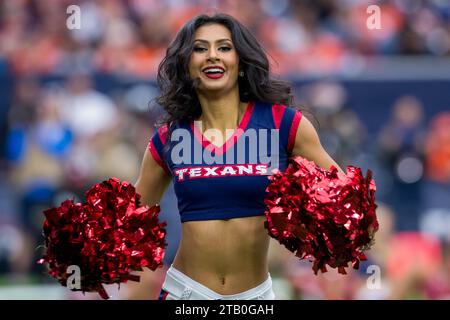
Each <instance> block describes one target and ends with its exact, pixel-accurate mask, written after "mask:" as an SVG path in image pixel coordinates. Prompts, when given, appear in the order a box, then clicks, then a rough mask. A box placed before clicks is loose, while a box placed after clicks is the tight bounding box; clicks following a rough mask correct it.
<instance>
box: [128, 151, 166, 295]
mask: <svg viewBox="0 0 450 320" xmlns="http://www.w3.org/2000/svg"><path fill="white" fill-rule="evenodd" d="M169 183H170V176H169V175H168V174H167V173H166V171H164V169H163V168H161V166H160V165H159V164H158V163H157V162H156V161H155V160H154V159H153V157H152V155H151V154H150V152H149V151H148V149H146V150H145V153H144V158H143V160H142V164H141V169H140V173H139V177H138V179H137V181H136V183H135V184H134V186H135V188H136V192H137V193H139V194H140V195H141V196H142V198H141V200H142V204H147V205H150V206H151V205H154V204H159V203H160V201H161V198H162V197H163V195H164V192H165V191H166V190H167V187H168V186H169ZM160 219H161V218H160ZM161 220H164V219H161ZM136 274H137V275H139V276H140V277H141V279H140V281H139V282H134V281H130V282H128V283H126V285H124V287H126V290H124V292H125V296H124V298H125V299H127V300H142V299H145V300H148V299H157V298H158V295H159V290H160V289H161V284H162V281H163V279H164V275H165V268H162V269H161V268H158V269H157V270H155V271H151V270H149V269H147V268H144V271H142V272H137V273H136Z"/></svg>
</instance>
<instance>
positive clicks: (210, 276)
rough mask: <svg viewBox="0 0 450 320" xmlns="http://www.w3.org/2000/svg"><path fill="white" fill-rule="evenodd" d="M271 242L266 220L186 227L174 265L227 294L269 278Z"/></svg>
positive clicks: (188, 225)
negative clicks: (265, 223) (268, 264)
mask: <svg viewBox="0 0 450 320" xmlns="http://www.w3.org/2000/svg"><path fill="white" fill-rule="evenodd" d="M269 241H270V238H269V236H268V235H267V231H266V230H265V229H264V219H263V217H251V218H243V219H230V220H227V221H224V220H215V221H203V222H195V223H191V222H189V223H184V224H183V235H182V238H181V242H180V246H179V248H178V252H177V255H176V257H175V260H174V262H173V265H174V267H175V268H176V269H178V270H179V271H181V272H183V273H185V274H186V275H188V276H189V277H191V278H193V279H194V280H196V281H199V282H200V283H203V284H205V283H207V284H209V286H212V287H214V288H215V289H216V290H219V291H221V293H222V294H227V293H224V292H225V291H227V290H231V291H233V290H236V288H242V287H248V286H251V285H252V284H256V285H257V284H258V283H259V282H261V281H264V280H265V279H266V278H267V273H268V268H267V253H268V247H269ZM205 285H206V284H205ZM213 290H214V289H213ZM219 291H218V292H219Z"/></svg>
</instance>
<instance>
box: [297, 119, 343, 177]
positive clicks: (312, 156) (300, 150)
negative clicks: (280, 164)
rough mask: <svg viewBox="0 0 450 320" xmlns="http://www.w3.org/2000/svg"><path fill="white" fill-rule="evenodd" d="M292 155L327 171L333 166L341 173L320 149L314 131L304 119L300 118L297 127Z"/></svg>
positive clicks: (336, 165) (334, 162)
mask: <svg viewBox="0 0 450 320" xmlns="http://www.w3.org/2000/svg"><path fill="white" fill-rule="evenodd" d="M292 155H293V156H300V157H303V158H305V159H307V160H309V161H314V162H315V163H316V164H317V165H318V166H319V167H322V168H324V169H327V170H329V169H330V167H331V166H332V165H333V166H335V167H336V168H338V170H340V171H342V169H341V167H340V166H339V165H338V164H337V163H336V161H334V160H333V158H331V157H330V155H329V154H328V153H327V152H326V151H325V149H324V148H323V147H322V144H321V143H320V139H319V136H318V134H317V131H316V129H315V128H314V126H313V125H312V124H311V122H310V121H309V120H308V119H307V118H306V117H302V119H301V121H300V124H299V126H298V129H297V133H296V135H295V144H294V149H293V150H292Z"/></svg>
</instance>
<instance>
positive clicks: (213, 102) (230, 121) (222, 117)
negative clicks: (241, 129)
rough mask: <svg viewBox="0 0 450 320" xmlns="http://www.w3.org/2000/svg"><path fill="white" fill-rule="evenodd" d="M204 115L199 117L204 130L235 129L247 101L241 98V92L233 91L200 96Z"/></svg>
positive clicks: (223, 130)
mask: <svg viewBox="0 0 450 320" xmlns="http://www.w3.org/2000/svg"><path fill="white" fill-rule="evenodd" d="M198 98H199V101H200V104H201V107H202V115H201V116H200V118H199V119H198V120H199V121H202V127H203V130H207V129H211V128H214V129H217V130H220V131H222V132H225V131H226V129H235V128H237V127H238V125H239V123H240V121H241V119H242V117H243V115H244V112H245V109H246V106H247V103H243V102H241V101H240V99H239V92H238V91H237V90H236V92H231V93H230V94H228V95H225V96H224V95H221V96H220V97H205V96H203V95H200V94H199V96H198Z"/></svg>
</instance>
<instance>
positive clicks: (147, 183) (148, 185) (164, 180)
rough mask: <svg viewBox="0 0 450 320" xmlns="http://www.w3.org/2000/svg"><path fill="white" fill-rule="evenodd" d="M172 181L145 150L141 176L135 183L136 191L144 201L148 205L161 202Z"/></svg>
mask: <svg viewBox="0 0 450 320" xmlns="http://www.w3.org/2000/svg"><path fill="white" fill-rule="evenodd" d="M169 183H170V176H169V175H168V174H167V173H166V172H165V171H164V169H163V168H161V166H160V165H159V164H158V163H157V162H156V161H155V160H154V159H153V157H152V155H151V154H150V152H149V151H148V149H146V150H145V153H144V158H143V160H142V164H141V169H140V172H139V177H138V179H137V181H136V183H135V184H134V186H135V187H136V192H138V193H139V194H140V195H141V196H142V198H141V199H142V203H143V204H148V205H154V204H157V203H158V204H159V202H160V201H161V198H162V196H163V195H164V192H165V191H166V190H167V187H168V186H169Z"/></svg>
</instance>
